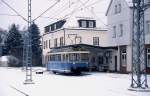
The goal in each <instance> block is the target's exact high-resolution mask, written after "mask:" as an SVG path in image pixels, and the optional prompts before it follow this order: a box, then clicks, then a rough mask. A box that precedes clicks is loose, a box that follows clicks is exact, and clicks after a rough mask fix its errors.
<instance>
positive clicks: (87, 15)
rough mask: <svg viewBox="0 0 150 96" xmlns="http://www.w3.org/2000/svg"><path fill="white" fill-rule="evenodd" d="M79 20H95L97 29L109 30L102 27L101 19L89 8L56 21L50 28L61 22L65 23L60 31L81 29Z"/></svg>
mask: <svg viewBox="0 0 150 96" xmlns="http://www.w3.org/2000/svg"><path fill="white" fill-rule="evenodd" d="M78 20H95V21H96V29H105V30H106V28H107V27H104V26H102V25H103V22H101V21H99V17H96V16H95V14H94V12H93V11H92V9H91V10H90V9H88V8H85V9H82V10H79V11H77V12H74V13H72V14H70V15H68V16H66V17H64V18H62V19H60V20H58V21H54V22H52V23H51V24H50V25H48V26H51V25H52V24H55V23H57V22H59V21H65V23H64V24H63V25H62V26H61V28H58V29H63V28H79V22H78ZM48 26H46V27H48ZM46 27H45V28H46ZM80 29H82V28H80ZM84 29H85V28H84ZM88 29H89V28H88ZM94 29H95V28H94Z"/></svg>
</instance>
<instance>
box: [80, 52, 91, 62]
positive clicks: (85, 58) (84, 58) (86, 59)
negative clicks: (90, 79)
mask: <svg viewBox="0 0 150 96" xmlns="http://www.w3.org/2000/svg"><path fill="white" fill-rule="evenodd" d="M81 61H89V56H88V54H87V53H84V54H81Z"/></svg>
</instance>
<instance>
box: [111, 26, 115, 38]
mask: <svg viewBox="0 0 150 96" xmlns="http://www.w3.org/2000/svg"><path fill="white" fill-rule="evenodd" d="M112 35H113V36H112V37H113V38H116V26H113V34H112Z"/></svg>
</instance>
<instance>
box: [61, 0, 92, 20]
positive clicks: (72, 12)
mask: <svg viewBox="0 0 150 96" xmlns="http://www.w3.org/2000/svg"><path fill="white" fill-rule="evenodd" d="M89 1H90V0H87V1H85V2H84V4H87V3H88V2H89ZM78 2H79V0H78ZM81 7H82V5H81V6H79V7H78V8H75V9H74V10H73V11H71V12H70V13H69V14H66V15H65V16H64V17H63V19H66V18H68V17H67V16H71V15H73V14H74V13H75V12H76V11H77V10H79V9H80V8H81Z"/></svg>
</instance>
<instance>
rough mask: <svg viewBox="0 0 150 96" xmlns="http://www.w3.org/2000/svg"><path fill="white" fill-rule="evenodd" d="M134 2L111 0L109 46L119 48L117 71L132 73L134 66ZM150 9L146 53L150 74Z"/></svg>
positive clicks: (108, 15)
mask: <svg viewBox="0 0 150 96" xmlns="http://www.w3.org/2000/svg"><path fill="white" fill-rule="evenodd" d="M132 6H133V3H132V0H111V2H110V5H109V7H108V10H107V12H106V16H107V19H108V45H109V46H114V47H115V46H116V47H118V53H117V71H119V72H123V73H125V72H131V65H132V59H131V57H132V46H131V44H132V30H133V27H132V26H133V25H132V24H133V23H132V22H133V21H132V20H133V13H132V12H133V9H132ZM149 17H150V9H147V10H146V11H145V29H146V30H145V34H146V36H145V51H146V58H147V70H148V72H150V68H149V67H150V55H149V54H150V49H149V48H150V18H149ZM112 58H114V57H112Z"/></svg>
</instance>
